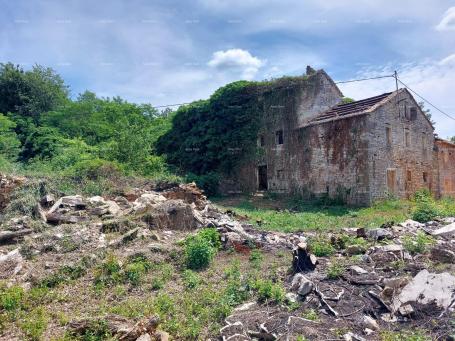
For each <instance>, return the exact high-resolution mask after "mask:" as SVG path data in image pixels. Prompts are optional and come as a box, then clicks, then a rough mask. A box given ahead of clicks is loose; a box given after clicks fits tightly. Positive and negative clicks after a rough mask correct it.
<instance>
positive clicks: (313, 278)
mask: <svg viewBox="0 0 455 341" xmlns="http://www.w3.org/2000/svg"><path fill="white" fill-rule="evenodd" d="M246 230H247V228H246ZM342 232H343V233H344V234H349V235H351V236H353V237H356V238H362V239H365V240H366V241H368V242H370V246H368V247H367V248H365V247H364V246H359V247H357V246H358V245H354V246H356V248H353V247H352V245H349V246H346V247H345V248H344V249H340V250H338V251H337V253H336V254H335V255H334V256H332V257H316V256H315V255H314V254H312V250H311V248H310V247H309V245H308V243H307V237H308V236H309V235H310V234H308V233H307V234H300V235H287V236H288V238H287V242H288V243H286V242H283V241H278V244H279V245H280V246H281V247H283V246H284V247H286V248H288V249H289V248H291V249H292V255H293V258H292V271H290V273H289V277H288V279H287V281H286V283H287V284H286V289H287V293H286V295H285V297H286V298H285V301H286V302H287V303H286V302H285V303H281V304H264V303H261V304H260V303H258V302H248V303H246V304H244V305H243V306H241V307H238V308H237V309H236V310H235V311H234V313H233V314H232V315H231V316H229V317H228V318H226V320H225V322H226V324H225V326H224V327H222V328H221V329H220V335H221V337H222V339H223V340H297V339H298V337H299V336H304V337H305V339H307V340H323V339H340V340H378V339H380V336H379V335H380V333H381V332H383V331H389V330H398V331H399V330H400V328H403V327H406V328H408V329H410V330H412V329H413V328H419V325H421V324H422V323H428V321H430V320H432V319H434V321H438V323H437V324H436V325H435V327H434V331H433V332H434V335H436V336H437V337H439V338H438V339H441V340H451V334H450V333H451V329H450V328H449V327H447V326H448V325H449V323H450V320H451V318H452V314H453V313H454V312H455V276H454V275H453V274H452V273H454V270H455V262H454V261H455V253H454V252H455V219H454V218H445V219H441V220H440V221H437V222H428V223H426V224H421V223H419V222H416V221H412V220H407V221H405V222H403V223H400V224H397V225H395V224H390V225H389V226H383V227H381V228H378V229H370V230H365V229H357V228H348V229H344V230H343V231H342ZM230 233H232V232H227V233H226V234H227V236H225V238H228V240H229V238H231V240H232V237H230ZM419 233H420V234H421V233H425V234H426V235H428V236H431V237H433V238H434V242H433V243H431V244H429V245H428V248H429V250H428V251H427V252H425V253H421V254H419V253H418V254H411V253H410V252H409V251H408V250H407V248H406V247H405V245H404V236H416V235H418V234H419ZM280 237H281V236H280V234H278V235H277V236H275V235H274V236H273V238H272V237H271V236H266V237H264V235H263V233H262V232H259V231H255V232H253V231H249V236H248V237H247V236H245V237H243V236H242V235H241V234H238V235H237V236H236V237H235V243H237V244H240V245H241V244H242V243H243V242H244V239H245V238H250V240H253V241H258V244H257V245H261V244H260V243H259V241H260V240H262V241H265V240H269V241H272V245H273V240H274V238H277V240H280ZM285 239H286V238H285ZM331 240H332V242H333V243H334V244H336V243H337V236H336V235H335V234H333V235H332V238H331ZM268 245H269V247H270V244H268ZM352 255H354V257H351V256H352ZM353 259H354V261H353ZM432 262H433V263H434V264H439V267H440V268H442V269H448V270H449V271H447V270H446V271H444V270H435V269H428V266H429V264H431V263H432ZM333 263H339V264H340V265H341V266H342V267H343V268H344V270H343V271H342V273H340V274H339V276H338V277H337V278H330V277H329V276H328V272H329V271H330V270H329V268H331V267H332V266H333ZM450 269H451V270H450ZM289 304H294V305H296V307H297V308H296V310H295V311H290V310H289ZM308 311H314V312H317V313H318V316H319V318H318V319H311V318H309V317H308V318H306V317H305V316H306V313H307V312H308ZM446 327H447V328H446ZM338 330H344V331H345V332H344V333H343V335H341V337H340V335H338V334H337V331H338Z"/></svg>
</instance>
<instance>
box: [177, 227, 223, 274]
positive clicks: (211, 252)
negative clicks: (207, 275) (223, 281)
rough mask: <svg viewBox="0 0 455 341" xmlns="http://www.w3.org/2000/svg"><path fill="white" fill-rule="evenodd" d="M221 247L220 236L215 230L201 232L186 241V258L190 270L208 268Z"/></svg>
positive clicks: (209, 229)
mask: <svg viewBox="0 0 455 341" xmlns="http://www.w3.org/2000/svg"><path fill="white" fill-rule="evenodd" d="M220 247H221V241H220V235H219V233H218V232H217V231H216V229H214V228H206V229H202V230H200V231H199V232H198V233H197V234H196V235H195V236H190V237H188V238H187V239H186V240H185V258H186V263H187V266H188V268H190V269H193V270H198V269H202V268H205V267H207V266H208V265H209V264H210V262H211V261H212V259H213V257H214V256H215V254H216V252H217V251H218V249H219V248H220Z"/></svg>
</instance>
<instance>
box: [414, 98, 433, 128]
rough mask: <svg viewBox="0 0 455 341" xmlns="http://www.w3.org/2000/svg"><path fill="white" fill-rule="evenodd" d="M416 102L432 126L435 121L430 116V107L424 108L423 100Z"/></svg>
mask: <svg viewBox="0 0 455 341" xmlns="http://www.w3.org/2000/svg"><path fill="white" fill-rule="evenodd" d="M417 104H418V105H419V107H420V109H421V110H422V111H423V113H424V114H425V116H426V117H427V118H428V120H429V121H430V122H431V124H432V125H433V126H434V125H435V124H436V122H435V121H434V120H433V118H432V115H431V113H430V109H427V108H425V102H419V103H417Z"/></svg>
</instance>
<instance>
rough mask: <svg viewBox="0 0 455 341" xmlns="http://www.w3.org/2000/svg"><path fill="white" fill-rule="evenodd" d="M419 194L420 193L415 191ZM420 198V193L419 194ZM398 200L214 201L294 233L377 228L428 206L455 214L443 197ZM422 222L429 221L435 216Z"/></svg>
mask: <svg viewBox="0 0 455 341" xmlns="http://www.w3.org/2000/svg"><path fill="white" fill-rule="evenodd" d="M418 193H420V192H418ZM418 195H420V194H418ZM425 198H426V199H423V201H422V199H415V198H414V199H413V200H398V199H393V198H392V199H389V200H384V201H379V202H376V203H374V204H373V205H372V206H371V207H348V206H341V205H317V204H315V203H311V202H308V201H303V200H301V199H300V200H297V199H287V198H280V197H275V198H273V200H272V199H269V198H256V197H237V198H227V199H221V198H215V199H214V200H213V201H214V202H215V203H216V204H218V205H219V206H221V207H223V208H225V209H230V210H233V211H234V212H236V213H237V214H239V215H241V216H245V217H247V218H248V219H249V221H250V222H251V223H253V224H255V225H257V227H258V228H260V229H265V230H272V231H281V232H294V231H307V230H311V231H323V230H329V229H330V230H331V229H334V228H335V229H336V228H343V227H365V228H369V227H372V228H377V227H380V226H381V225H383V224H386V223H390V222H395V223H398V222H403V221H405V220H406V219H412V218H416V217H415V214H416V212H420V210H419V208H420V207H426V206H428V205H429V206H431V207H433V208H435V209H436V210H437V215H436V216H438V217H446V216H454V215H455V200H454V199H452V198H443V199H441V200H434V199H433V198H431V196H430V197H429V198H427V197H425ZM429 218H430V217H427V218H426V219H421V220H424V221H428V220H431V219H434V218H435V216H433V215H432V216H431V219H429ZM346 242H347V243H348V244H349V243H351V244H352V243H361V242H362V241H361V240H346Z"/></svg>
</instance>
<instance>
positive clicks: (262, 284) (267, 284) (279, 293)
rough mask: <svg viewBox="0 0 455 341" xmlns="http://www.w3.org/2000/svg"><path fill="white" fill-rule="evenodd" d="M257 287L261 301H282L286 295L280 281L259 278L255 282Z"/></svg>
mask: <svg viewBox="0 0 455 341" xmlns="http://www.w3.org/2000/svg"><path fill="white" fill-rule="evenodd" d="M255 289H256V291H257V294H258V300H259V301H266V300H271V301H273V302H277V303H281V302H283V300H284V297H285V290H284V288H283V286H281V285H279V284H278V283H273V282H272V281H271V280H269V279H267V280H258V281H257V282H256V284H255Z"/></svg>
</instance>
